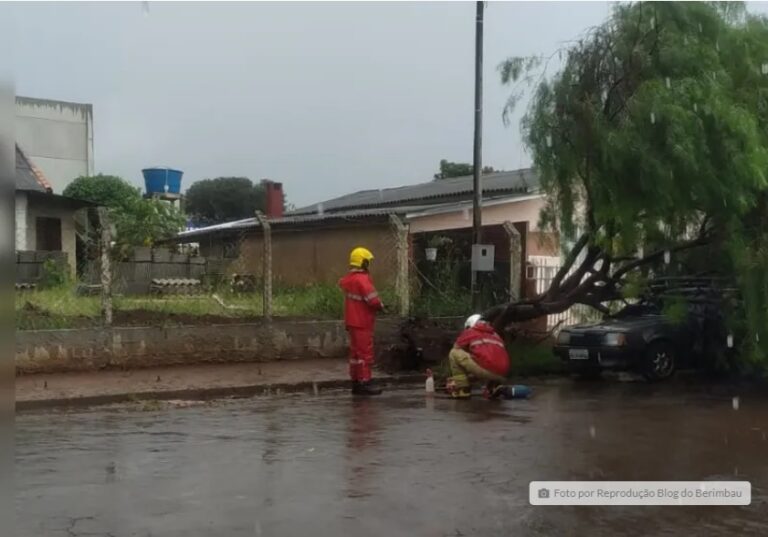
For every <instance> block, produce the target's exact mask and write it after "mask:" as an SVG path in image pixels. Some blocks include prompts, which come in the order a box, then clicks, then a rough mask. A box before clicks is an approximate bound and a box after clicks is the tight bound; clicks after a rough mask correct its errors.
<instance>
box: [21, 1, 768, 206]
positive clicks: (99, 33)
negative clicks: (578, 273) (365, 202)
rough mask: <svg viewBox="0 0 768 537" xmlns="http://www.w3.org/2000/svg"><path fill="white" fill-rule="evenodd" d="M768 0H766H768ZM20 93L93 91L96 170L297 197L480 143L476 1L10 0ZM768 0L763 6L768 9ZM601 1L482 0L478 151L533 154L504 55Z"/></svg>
mask: <svg viewBox="0 0 768 537" xmlns="http://www.w3.org/2000/svg"><path fill="white" fill-rule="evenodd" d="M758 7H759V8H760V9H761V10H766V9H765V6H758ZM10 11H11V12H12V13H13V17H14V22H15V25H14V31H15V39H14V49H15V50H14V61H15V64H16V71H15V80H16V91H17V94H19V95H25V96H30V97H39V98H47V99H60V100H65V101H75V102H86V103H92V104H93V108H94V124H95V125H94V134H95V135H94V144H95V162H96V170H97V171H98V172H103V173H110V174H117V175H121V176H123V177H125V178H126V179H129V180H130V181H132V182H134V183H136V184H137V185H140V184H142V179H141V172H140V170H141V168H143V167H147V166H154V165H167V166H173V167H177V168H180V169H182V170H184V172H185V175H184V184H185V185H186V186H189V184H190V182H192V181H196V180H199V179H203V178H207V177H216V176H227V175H234V176H247V177H250V178H251V179H253V180H254V181H258V180H259V179H261V178H265V177H268V178H271V179H273V180H277V181H282V182H283V183H284V184H285V190H286V195H287V198H288V201H289V202H290V203H294V204H296V205H299V206H300V205H304V204H308V203H312V202H317V201H322V200H324V199H328V198H331V197H334V196H337V195H342V194H345V193H348V192H351V191H355V190H360V189H366V188H384V187H389V186H399V185H403V184H409V183H417V182H422V181H426V180H429V179H430V178H431V177H432V175H433V174H434V173H435V171H436V170H437V166H438V162H439V160H440V159H441V158H447V159H449V160H455V161H466V162H470V161H471V159H472V121H473V69H474V66H473V65H474V64H473V55H474V13H475V5H474V2H455V3H441V2H436V3H319V2H318V3H282V4H276V3H250V4H246V3H232V4H224V3H189V4H187V3H164V4H159V3H155V2H149V10H148V12H146V10H145V9H144V8H143V6H142V3H140V2H135V3H123V4H115V3H109V4H106V3H105V4H99V3H87V4H72V3H55V4H37V3H25V4H15V5H13V6H12V7H11V9H10ZM766 11H768V10H766ZM608 12H609V6H608V4H606V3H603V2H584V3H582V2H567V3H560V2H546V3H529V2H509V3H496V2H492V3H489V4H488V6H487V8H486V25H485V70H484V72H485V74H484V76H485V99H484V106H485V119H484V121H485V125H484V140H483V144H484V152H483V153H484V156H483V160H484V163H485V164H487V165H491V166H494V167H496V168H504V169H516V168H520V167H524V166H527V165H528V164H529V162H530V160H529V157H528V156H527V155H526V154H525V152H524V149H523V147H522V145H521V140H520V131H519V125H518V121H517V119H515V121H514V124H513V125H512V126H510V127H509V128H507V127H504V125H503V123H502V119H501V112H502V108H503V105H504V101H505V99H506V96H507V93H508V92H507V90H506V89H505V88H504V87H502V86H501V84H500V82H499V77H498V73H497V70H496V67H497V65H498V64H499V62H501V61H502V60H503V59H504V58H506V57H508V56H511V55H530V54H539V53H551V52H552V51H554V50H556V49H557V47H558V45H559V43H562V42H563V41H566V40H569V39H572V38H574V37H576V36H578V35H579V34H580V33H582V32H583V31H584V30H585V29H586V28H587V27H589V26H591V25H594V24H598V23H599V22H601V21H602V20H603V19H604V18H605V17H606V16H607V14H608Z"/></svg>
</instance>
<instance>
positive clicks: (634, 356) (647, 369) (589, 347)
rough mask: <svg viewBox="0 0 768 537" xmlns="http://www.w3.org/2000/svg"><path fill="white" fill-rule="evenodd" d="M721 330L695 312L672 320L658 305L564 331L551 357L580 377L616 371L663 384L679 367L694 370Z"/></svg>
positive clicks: (709, 318) (642, 306) (637, 307)
mask: <svg viewBox="0 0 768 537" xmlns="http://www.w3.org/2000/svg"><path fill="white" fill-rule="evenodd" d="M719 326H720V324H719V322H718V321H716V320H714V321H713V319H712V316H711V315H709V316H708V315H706V314H704V315H703V314H702V313H701V311H696V310H695V309H691V310H689V311H688V312H687V313H686V315H685V316H684V318H682V319H676V320H672V319H670V318H669V317H668V316H666V315H664V314H663V313H662V310H661V308H660V307H659V306H657V305H653V304H640V305H631V306H628V307H626V308H624V310H622V311H621V312H619V313H618V314H615V315H612V316H609V317H606V318H605V319H604V320H602V321H600V322H598V323H594V324H581V325H576V326H569V327H567V328H563V329H562V330H561V331H560V333H559V334H558V337H557V343H556V345H555V347H554V352H555V354H556V355H558V356H559V357H560V358H561V359H562V360H563V361H565V362H567V364H568V366H569V368H570V369H571V371H573V372H575V373H578V374H580V375H582V376H595V375H598V374H599V373H600V372H601V371H603V370H618V371H636V372H638V373H641V374H642V375H643V376H645V377H646V378H647V379H648V380H663V379H666V378H669V377H670V376H672V374H673V373H674V372H675V370H676V369H678V368H680V367H691V366H696V365H697V362H698V361H699V360H700V359H701V356H702V350H703V348H704V346H705V345H706V343H705V342H706V341H707V340H708V339H711V336H713V335H714V334H717V338H718V339H720V334H721V333H722V331H721V330H720V328H719Z"/></svg>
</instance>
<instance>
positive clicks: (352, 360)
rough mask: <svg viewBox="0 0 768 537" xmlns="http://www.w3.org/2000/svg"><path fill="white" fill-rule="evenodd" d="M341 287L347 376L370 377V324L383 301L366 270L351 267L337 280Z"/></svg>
mask: <svg viewBox="0 0 768 537" xmlns="http://www.w3.org/2000/svg"><path fill="white" fill-rule="evenodd" d="M339 287H341V290H342V291H344V324H345V325H346V327H347V332H349V376H350V377H351V378H352V380H353V381H355V382H367V381H369V380H371V366H372V365H373V358H374V355H373V328H374V325H375V324H376V312H377V311H379V310H381V309H382V308H383V307H384V305H383V304H382V303H381V299H380V298H379V293H377V292H376V288H375V287H374V286H373V281H372V280H371V276H370V275H369V274H368V272H366V271H364V270H360V269H352V270H350V271H349V272H348V273H347V275H346V276H344V277H343V278H342V279H341V280H339Z"/></svg>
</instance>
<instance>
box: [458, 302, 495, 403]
mask: <svg viewBox="0 0 768 537" xmlns="http://www.w3.org/2000/svg"><path fill="white" fill-rule="evenodd" d="M448 361H449V364H450V367H451V375H452V376H451V378H449V379H448V386H447V388H448V392H449V393H450V394H451V395H452V396H453V397H455V398H457V399H468V398H469V397H470V396H471V394H472V391H471V386H470V377H473V378H476V379H478V380H484V381H487V382H488V384H487V390H488V393H489V395H490V396H492V397H495V396H498V395H500V394H499V390H501V389H503V388H504V382H505V380H506V379H505V377H506V375H507V373H508V372H509V355H508V354H507V349H506V347H505V346H504V340H502V339H501V336H499V335H498V334H497V333H496V331H495V330H494V329H493V326H491V324H490V323H488V322H486V321H484V320H482V318H481V317H480V315H477V314H475V315H472V316H471V317H469V318H468V319H467V320H466V322H465V323H464V331H463V332H462V333H461V334H460V335H459V337H458V339H457V340H456V343H454V344H453V349H451V352H450V354H449V355H448Z"/></svg>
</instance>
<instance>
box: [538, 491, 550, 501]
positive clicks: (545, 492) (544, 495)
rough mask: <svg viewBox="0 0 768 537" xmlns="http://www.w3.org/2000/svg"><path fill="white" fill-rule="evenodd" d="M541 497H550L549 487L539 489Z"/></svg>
mask: <svg viewBox="0 0 768 537" xmlns="http://www.w3.org/2000/svg"><path fill="white" fill-rule="evenodd" d="M539 498H541V499H545V500H546V499H548V498H549V489H539Z"/></svg>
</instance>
